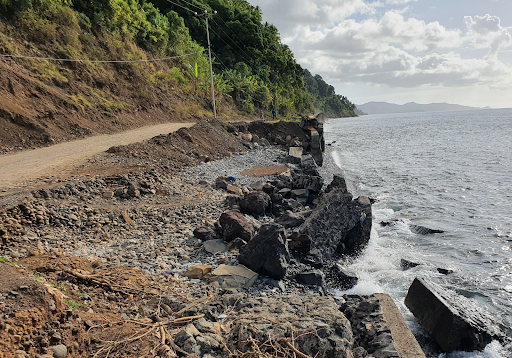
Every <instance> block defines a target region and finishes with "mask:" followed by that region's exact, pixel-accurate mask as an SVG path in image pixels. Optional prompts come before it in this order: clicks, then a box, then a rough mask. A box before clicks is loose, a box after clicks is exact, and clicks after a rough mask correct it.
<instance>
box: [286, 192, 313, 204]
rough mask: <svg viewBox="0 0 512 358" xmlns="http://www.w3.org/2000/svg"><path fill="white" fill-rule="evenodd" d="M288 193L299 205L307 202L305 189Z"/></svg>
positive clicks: (307, 194)
mask: <svg viewBox="0 0 512 358" xmlns="http://www.w3.org/2000/svg"><path fill="white" fill-rule="evenodd" d="M290 193H291V195H292V198H293V199H295V200H297V201H298V202H299V203H300V204H302V205H305V204H306V203H307V202H308V196H309V192H308V190H307V189H295V190H292V191H291V192H290Z"/></svg>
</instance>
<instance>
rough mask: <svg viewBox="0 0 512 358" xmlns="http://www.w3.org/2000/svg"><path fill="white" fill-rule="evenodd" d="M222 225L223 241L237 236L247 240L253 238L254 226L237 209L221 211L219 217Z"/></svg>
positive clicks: (228, 240)
mask: <svg viewBox="0 0 512 358" xmlns="http://www.w3.org/2000/svg"><path fill="white" fill-rule="evenodd" d="M219 222H220V225H221V226H222V235H223V238H224V240H225V241H227V242H230V241H232V240H234V239H236V238H237V237H239V238H241V239H243V240H245V241H249V240H251V239H252V238H253V236H254V234H255V231H256V228H255V225H254V224H253V222H251V221H249V220H248V219H247V218H246V217H245V216H244V215H243V214H242V213H240V212H238V211H228V212H225V213H223V214H222V215H221V216H220V219H219Z"/></svg>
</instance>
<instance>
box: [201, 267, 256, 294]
mask: <svg viewBox="0 0 512 358" xmlns="http://www.w3.org/2000/svg"><path fill="white" fill-rule="evenodd" d="M257 278H258V274H257V273H256V272H254V271H252V270H250V269H248V268H247V267H245V266H243V265H238V266H227V265H220V266H219V267H217V268H216V269H215V270H214V271H213V272H212V274H211V277H210V279H209V281H210V283H217V284H218V286H219V287H220V288H224V289H229V288H240V287H245V288H248V287H251V286H252V285H253V284H254V282H255V281H256V279H257Z"/></svg>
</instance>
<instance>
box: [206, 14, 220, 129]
mask: <svg viewBox="0 0 512 358" xmlns="http://www.w3.org/2000/svg"><path fill="white" fill-rule="evenodd" d="M205 12H206V11H205ZM215 13H217V11H215ZM206 37H207V38H208V55H209V57H210V78H211V80H212V101H213V116H214V117H215V119H217V109H216V108H215V89H214V88H213V68H212V50H211V49H210V30H209V29H208V13H207V12H206Z"/></svg>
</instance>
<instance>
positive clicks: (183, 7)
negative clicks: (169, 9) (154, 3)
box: [166, 0, 197, 14]
mask: <svg viewBox="0 0 512 358" xmlns="http://www.w3.org/2000/svg"><path fill="white" fill-rule="evenodd" d="M166 1H167V2H170V3H171V4H174V5H176V6H179V7H181V8H182V9H185V10H187V11H190V12H191V13H193V14H197V11H192V10H190V9H189V8H188V7H185V6H183V5H180V4H177V3H175V2H174V1H171V0H166Z"/></svg>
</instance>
